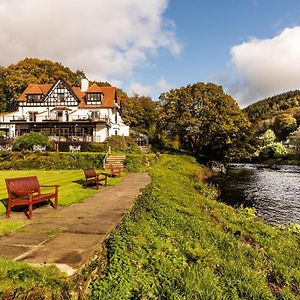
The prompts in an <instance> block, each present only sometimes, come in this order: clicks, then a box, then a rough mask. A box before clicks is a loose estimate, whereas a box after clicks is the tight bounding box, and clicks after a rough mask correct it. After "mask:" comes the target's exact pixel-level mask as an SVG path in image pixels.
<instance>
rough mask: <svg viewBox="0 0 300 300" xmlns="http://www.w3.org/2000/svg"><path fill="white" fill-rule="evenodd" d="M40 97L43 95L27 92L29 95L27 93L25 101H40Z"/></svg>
mask: <svg viewBox="0 0 300 300" xmlns="http://www.w3.org/2000/svg"><path fill="white" fill-rule="evenodd" d="M42 97H43V95H38V94H29V95H27V101H28V102H40V101H41V99H42Z"/></svg>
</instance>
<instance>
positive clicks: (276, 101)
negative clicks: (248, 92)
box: [244, 90, 300, 122]
mask: <svg viewBox="0 0 300 300" xmlns="http://www.w3.org/2000/svg"><path fill="white" fill-rule="evenodd" d="M295 107H300V90H295V91H290V92H286V93H283V94H280V95H276V96H273V97H269V98H266V99H263V100H261V101H258V102H256V103H254V104H251V105H249V106H248V107H246V108H245V109H244V111H245V112H246V114H247V115H248V116H249V119H250V120H251V122H255V121H258V120H265V119H270V118H272V117H273V116H275V115H277V114H278V113H279V112H284V111H285V110H288V109H289V108H295Z"/></svg>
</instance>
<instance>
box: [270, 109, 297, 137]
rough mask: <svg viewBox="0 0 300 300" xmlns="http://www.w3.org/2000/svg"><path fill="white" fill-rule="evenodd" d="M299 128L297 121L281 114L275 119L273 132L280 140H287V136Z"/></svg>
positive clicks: (288, 115)
mask: <svg viewBox="0 0 300 300" xmlns="http://www.w3.org/2000/svg"><path fill="white" fill-rule="evenodd" d="M296 128H297V120H296V119H295V118H294V117H293V116H292V115H290V114H280V115H278V116H276V117H275V121H274V124H273V130H274V132H275V134H276V136H277V137H278V138H279V140H285V139H286V138H287V136H288V135H289V134H290V133H291V132H293V131H295V130H296Z"/></svg>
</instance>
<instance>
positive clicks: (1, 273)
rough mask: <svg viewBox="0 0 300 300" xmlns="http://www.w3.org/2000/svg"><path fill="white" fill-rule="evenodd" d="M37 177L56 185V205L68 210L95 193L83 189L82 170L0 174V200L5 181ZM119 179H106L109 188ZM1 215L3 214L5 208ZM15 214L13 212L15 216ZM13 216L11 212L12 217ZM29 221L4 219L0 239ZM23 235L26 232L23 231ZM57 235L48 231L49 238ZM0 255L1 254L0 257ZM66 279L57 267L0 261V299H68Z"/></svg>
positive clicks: (4, 190) (42, 181) (2, 172)
mask: <svg viewBox="0 0 300 300" xmlns="http://www.w3.org/2000/svg"><path fill="white" fill-rule="evenodd" d="M30 175H36V176H37V177H38V179H39V182H40V184H59V185H60V188H59V205H60V206H67V205H71V204H73V203H78V202H81V201H83V200H84V199H85V198H87V197H88V196H90V195H93V194H95V193H97V190H94V189H84V188H83V187H82V183H83V178H84V176H83V172H82V170H66V171H62V170H61V171H42V170H28V171H0V199H2V200H5V199H6V197H7V194H6V188H5V185H4V179H5V178H15V177H23V176H30ZM120 180H122V178H109V179H108V185H114V184H116V183H117V182H119V181H120ZM0 213H1V214H4V213H5V207H4V205H1V206H0ZM15 213H16V212H15ZM12 214H14V212H13V213H12ZM26 224H28V221H27V222H26V221H24V222H22V221H14V220H10V219H5V220H1V221H0V235H3V234H6V233H9V232H13V231H18V230H19V231H21V230H23V229H20V227H22V226H24V225H26ZM24 230H25V231H26V228H25V229H24ZM58 232H59V231H56V230H49V231H44V232H42V233H46V234H48V235H49V236H52V235H55V234H57V233H58ZM0 255H1V254H0ZM70 286H71V285H70V283H69V282H68V280H67V278H65V277H64V275H63V274H62V273H61V272H59V271H58V269H57V268H56V267H54V266H53V267H41V268H37V267H33V266H30V265H28V264H26V263H23V262H15V261H11V260H8V259H3V258H0V299H63V300H65V299H71V296H70V295H71V292H70V290H71V287H70Z"/></svg>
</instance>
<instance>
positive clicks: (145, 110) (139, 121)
mask: <svg viewBox="0 0 300 300" xmlns="http://www.w3.org/2000/svg"><path fill="white" fill-rule="evenodd" d="M123 93H124V92H123ZM124 94H125V93H124ZM124 94H123V95H122V96H121V97H122V98H121V99H122V102H121V103H122V119H123V121H124V122H125V123H126V124H127V125H129V126H130V127H133V128H135V129H137V130H138V131H143V132H145V133H147V134H149V133H150V132H151V130H152V129H153V127H154V126H155V123H156V119H157V118H156V105H157V104H156V102H154V101H153V100H152V99H151V98H150V97H144V96H138V95H135V96H134V97H128V96H127V95H126V94H125V95H124Z"/></svg>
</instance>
